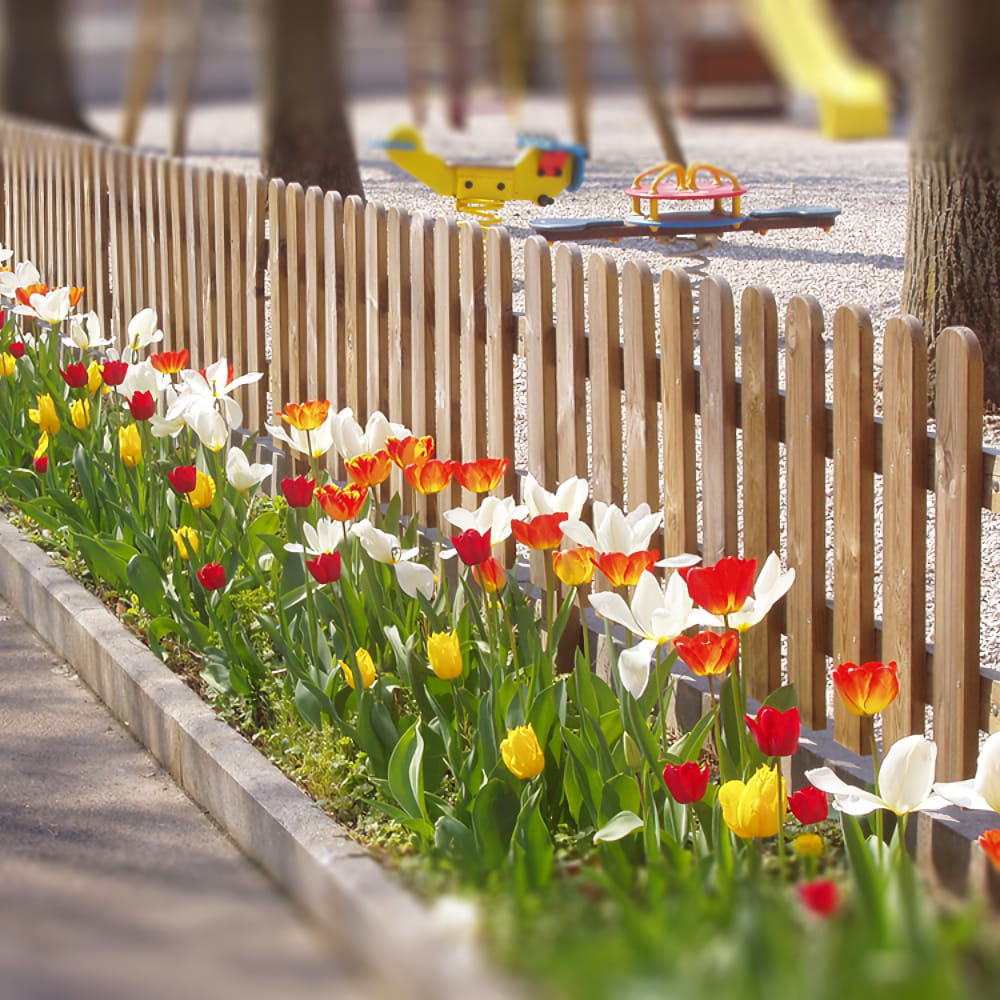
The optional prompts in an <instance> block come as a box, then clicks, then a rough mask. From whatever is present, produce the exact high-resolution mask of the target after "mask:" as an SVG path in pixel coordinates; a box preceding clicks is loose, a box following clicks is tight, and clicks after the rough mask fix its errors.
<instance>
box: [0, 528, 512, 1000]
mask: <svg viewBox="0 0 1000 1000" xmlns="http://www.w3.org/2000/svg"><path fill="white" fill-rule="evenodd" d="M0 592H2V593H3V595H4V597H5V598H6V599H7V600H8V601H9V602H10V604H11V605H12V606H13V607H14V608H15V609H16V610H17V611H18V612H19V613H20V614H21V615H22V616H23V617H24V618H25V619H26V620H27V622H28V623H29V624H30V625H31V626H32V627H33V628H34V629H35V630H36V631H37V632H38V633H39V634H40V635H41V636H42V637H43V638H44V639H45V640H46V641H47V642H48V643H49V644H50V645H51V646H52V647H53V648H54V649H55V650H56V651H57V652H58V653H59V654H60V655H61V656H63V657H64V658H65V659H66V660H67V661H68V662H69V663H70V664H71V665H72V667H73V669H74V670H75V671H76V672H77V673H78V674H79V675H80V677H81V678H82V679H83V680H84V681H85V682H86V684H87V685H88V686H89V687H90V688H91V689H92V690H93V691H94V692H95V694H97V696H98V697H99V698H100V699H101V700H102V701H103V702H104V703H105V705H107V707H108V708H109V709H110V711H111V712H112V714H113V715H115V716H116V717H117V718H118V719H119V720H121V722H122V723H123V724H124V725H126V726H127V727H128V728H129V729H130V730H131V731H132V733H133V734H134V735H135V737H136V739H138V740H139V741H140V742H141V743H142V744H143V745H145V746H146V747H147V748H148V749H149V751H150V752H151V753H152V754H153V756H154V757H156V758H157V760H159V761H160V763H161V764H162V765H163V766H164V768H165V769H166V770H167V771H169V773H170V774H171V776H172V777H173V778H174V780H175V781H176V782H177V783H178V784H179V785H180V786H181V787H182V788H183V789H184V790H185V791H186V792H187V794H188V795H190V797H191V798H192V799H193V800H194V801H195V802H196V803H197V804H198V805H199V806H201V807H202V808H203V809H204V810H205V811H206V812H207V813H208V814H209V815H210V816H211V817H212V818H213V819H214V820H215V821H216V822H217V823H218V824H219V825H220V826H221V827H222V828H223V829H224V830H225V831H226V833H228V835H229V836H230V837H231V838H232V839H233V841H234V842H235V843H236V844H237V845H238V846H239V847H240V849H241V850H242V851H243V852H244V853H245V854H247V855H248V856H249V857H250V858H251V859H253V860H254V861H255V862H256V863H257V864H259V865H260V866H261V867H262V868H263V869H264V870H265V871H266V872H267V873H268V874H269V875H270V876H271V877H272V878H273V879H274V880H275V881H276V882H277V883H278V884H279V885H280V886H282V887H283V888H284V889H285V891H286V892H287V893H288V894H289V895H290V896H291V897H292V899H294V900H295V901H296V903H298V904H299V905H300V906H302V907H303V908H304V909H305V910H306V911H307V912H308V913H309V914H310V915H311V916H312V917H313V918H314V919H315V920H316V921H317V922H318V923H319V924H320V925H321V927H322V928H323V929H324V930H325V931H327V932H329V933H331V934H333V935H335V936H336V937H337V938H338V939H339V940H341V941H346V942H347V943H348V944H349V945H350V946H351V947H352V948H353V949H354V950H355V951H356V952H357V953H358V954H359V955H360V956H361V957H362V959H363V961H364V962H365V963H366V964H367V965H368V966H369V967H370V968H371V969H372V970H373V971H374V972H375V975H376V976H377V977H378V978H380V979H382V980H384V984H385V989H384V992H385V995H386V996H406V997H414V998H418V997H419V998H424V997H426V998H428V1000H431V998H433V1000H439V998H440V997H442V996H444V997H449V996H456V995H459V992H460V991H461V992H462V993H468V994H469V995H471V996H476V997H481V998H483V1000H494V998H495V1000H500V998H502V997H510V996H512V995H513V991H512V990H511V988H509V987H508V986H506V985H504V984H502V983H501V982H500V981H499V980H498V979H497V978H494V977H492V976H491V975H489V974H488V973H487V972H486V971H485V970H484V969H483V968H482V967H481V965H480V963H479V962H478V960H477V959H476V957H475V956H474V955H472V954H471V953H470V952H469V950H468V949H467V948H464V947H462V946H457V945H456V944H455V943H454V942H453V941H450V940H446V939H445V938H444V936H443V934H441V933H437V932H435V930H434V928H433V927H432V926H430V925H429V924H428V919H427V912H426V911H425V910H424V908H423V907H422V906H421V905H420V903H419V902H418V901H417V900H416V899H415V898H414V897H413V896H412V895H410V894H409V893H407V892H406V891H405V890H403V889H402V888H401V887H400V886H398V885H397V884H396V883H394V882H393V881H392V880H391V879H390V878H389V877H388V876H387V875H386V873H385V872H384V871H383V870H382V868H381V867H379V865H378V864H377V862H376V861H375V860H374V859H373V858H372V857H371V856H370V855H369V854H368V853H367V852H366V851H365V850H364V849H363V848H362V847H361V846H359V845H358V844H356V843H355V842H354V841H353V840H351V838H350V837H349V836H348V835H347V833H346V831H345V830H344V829H343V828H342V827H340V826H339V825H338V824H337V823H336V822H335V821H334V820H332V819H331V818H330V817H329V816H327V815H326V814H325V813H323V811H322V810H321V809H320V808H319V807H318V806H317V805H316V804H315V803H314V802H312V801H311V800H310V799H309V798H308V797H307V796H306V795H305V794H304V793H303V792H302V791H301V790H300V789H299V788H298V787H297V786H296V785H295V784H294V783H293V782H291V781H290V780H289V779H288V778H286V777H285V776H284V775H282V774H281V772H280V771H279V770H278V769H277V768H276V767H275V766H274V765H272V764H271V763H270V762H269V761H268V760H267V759H266V758H265V757H263V756H262V755H261V754H260V753H259V752H258V751H257V750H256V749H254V747H252V746H251V745H250V744H249V743H247V741H246V740H244V739H243V737H241V736H240V735H239V734H237V733H236V732H234V731H233V730H232V729H230V728H229V726H228V725H226V724H225V723H224V722H222V721H221V720H219V719H218V718H216V716H215V714H214V712H213V711H212V710H211V708H209V707H208V706H207V705H206V704H205V703H204V702H203V701H202V700H201V699H200V698H199V697H198V696H197V695H196V694H195V693H194V692H193V691H192V690H191V689H190V688H188V687H187V686H186V685H185V684H184V682H183V681H181V679H180V678H179V677H177V676H176V675H175V674H174V673H173V672H171V671H170V670H169V669H168V668H167V667H166V666H164V665H163V664H162V663H161V662H160V661H159V660H158V659H157V658H156V657H155V656H154V655H153V654H152V653H151V652H150V651H149V650H148V649H147V648H146V647H145V646H144V645H143V644H142V643H141V642H140V641H139V640H138V639H137V638H136V637H135V636H133V635H132V634H131V633H130V632H129V631H128V630H127V629H125V628H124V626H122V625H121V623H120V622H118V620H117V619H116V618H115V617H114V615H112V614H111V612H109V611H108V610H107V609H106V608H105V607H104V606H103V605H102V604H101V603H100V601H98V600H97V598H96V597H94V596H93V595H92V594H90V593H89V591H87V590H86V589H85V588H84V587H83V586H82V585H80V584H78V583H77V582H76V581H74V580H73V579H72V578H71V577H70V576H69V575H68V574H66V573H65V572H64V571H63V570H61V569H59V568H58V567H57V566H55V565H53V563H52V561H51V560H50V558H49V557H48V555H47V554H46V553H45V552H43V551H42V550H41V549H39V548H38V547H37V546H35V545H33V544H32V543H30V542H27V541H25V540H24V539H22V538H21V537H20V535H19V534H18V532H17V531H16V529H14V528H13V527H12V526H11V525H10V524H9V523H8V522H7V521H6V520H4V519H2V518H0Z"/></svg>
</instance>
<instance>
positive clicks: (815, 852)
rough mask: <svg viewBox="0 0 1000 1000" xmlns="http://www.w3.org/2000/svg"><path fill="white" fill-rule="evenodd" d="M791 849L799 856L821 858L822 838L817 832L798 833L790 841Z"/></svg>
mask: <svg viewBox="0 0 1000 1000" xmlns="http://www.w3.org/2000/svg"><path fill="white" fill-rule="evenodd" d="M792 850H793V851H794V852H795V854H796V855H798V857H800V858H821V857H822V856H823V838H822V837H821V836H820V835H819V834H818V833H800V834H799V835H798V836H797V837H796V838H795V839H794V840H793V841H792Z"/></svg>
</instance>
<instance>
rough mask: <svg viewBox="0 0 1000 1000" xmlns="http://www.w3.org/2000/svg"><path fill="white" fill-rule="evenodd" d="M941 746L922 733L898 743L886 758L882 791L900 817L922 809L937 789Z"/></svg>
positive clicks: (881, 781) (880, 773) (881, 773)
mask: <svg viewBox="0 0 1000 1000" xmlns="http://www.w3.org/2000/svg"><path fill="white" fill-rule="evenodd" d="M936 761H937V747H936V746H935V745H934V744H933V743H932V742H931V741H930V740H928V739H925V738H924V737H923V736H920V735H919V734H915V735H913V736H905V737H903V739H901V740H897V741H896V742H895V743H893V745H892V746H891V747H890V748H889V752H888V753H887V754H886V755H885V760H884V761H883V762H882V767H881V769H880V771H879V777H878V790H879V794H880V795H881V796H882V798H883V799H884V800H885V801H886V802H887V803H888V804H889V806H890V808H891V809H892V811H893V812H895V813H896V814H898V815H903V814H905V813H909V812H913V811H914V810H915V809H919V808H920V807H921V805H922V804H923V802H924V800H925V799H927V797H928V796H929V795H930V794H931V789H932V788H933V786H934V766H935V763H936Z"/></svg>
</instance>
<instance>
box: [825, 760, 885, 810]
mask: <svg viewBox="0 0 1000 1000" xmlns="http://www.w3.org/2000/svg"><path fill="white" fill-rule="evenodd" d="M806 781H808V782H809V783H810V784H812V785H815V786H816V787H817V788H818V789H820V791H823V792H828V793H829V794H830V795H833V796H835V805H836V806H837V808H838V809H840V811H841V812H846V813H849V814H850V815H852V816H865V815H867V814H868V813H870V812H874V811H875V810H876V809H885V808H886V803H885V802H883V801H882V800H881V799H880V798H879V797H878V796H877V795H873V794H872V793H871V792H868V791H865V789H863V788H858V787H857V785H849V784H848V783H847V782H846V781H844V780H842V779H841V778H839V777H837V775H836V774H834V773H833V771H831V770H830V768H828V767H817V768H814V769H813V770H811V771H806Z"/></svg>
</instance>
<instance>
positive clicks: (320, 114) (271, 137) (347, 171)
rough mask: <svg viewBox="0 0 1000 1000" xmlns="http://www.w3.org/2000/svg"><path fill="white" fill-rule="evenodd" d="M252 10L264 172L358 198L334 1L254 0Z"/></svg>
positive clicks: (358, 183) (358, 177) (339, 25)
mask: <svg viewBox="0 0 1000 1000" xmlns="http://www.w3.org/2000/svg"><path fill="white" fill-rule="evenodd" d="M258 8H259V18H260V28H261V51H262V58H263V63H264V72H263V80H264V138H263V143H262V147H261V169H262V171H263V173H264V174H265V175H266V176H268V177H280V178H282V179H283V180H285V181H287V182H292V181H297V182H298V183H299V184H302V185H303V186H309V185H313V184H315V185H317V186H318V187H321V188H323V189H324V190H327V191H339V192H340V193H341V194H342V195H343V196H345V197H346V196H348V195H352V194H356V195H361V196H363V195H364V189H363V188H362V186H361V174H360V172H359V170H358V160H357V156H356V154H355V151H354V140H353V138H352V136H351V128H350V123H349V121H348V117H347V105H346V96H345V89H344V81H343V74H342V72H341V62H342V57H341V55H340V52H341V50H342V48H343V44H342V43H343V39H342V20H341V17H340V14H341V10H340V0H259V4H258Z"/></svg>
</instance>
